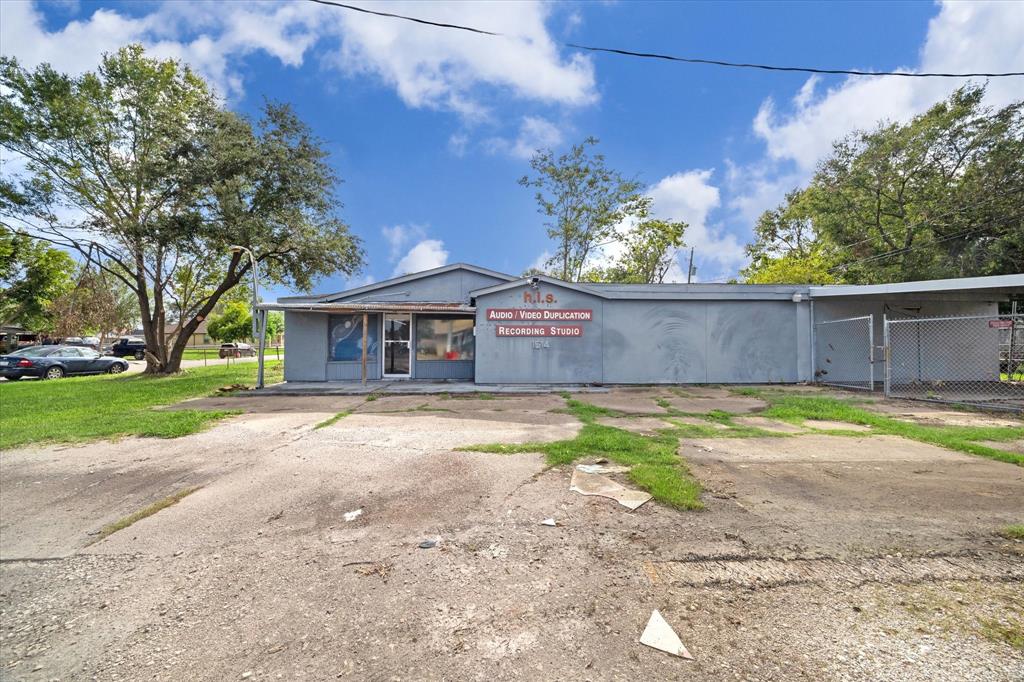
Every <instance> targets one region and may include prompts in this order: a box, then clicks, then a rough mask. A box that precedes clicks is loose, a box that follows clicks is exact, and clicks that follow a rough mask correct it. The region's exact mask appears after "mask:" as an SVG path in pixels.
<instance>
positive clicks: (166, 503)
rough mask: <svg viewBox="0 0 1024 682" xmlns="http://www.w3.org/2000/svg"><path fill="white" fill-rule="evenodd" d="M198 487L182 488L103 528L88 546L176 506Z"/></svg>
mask: <svg viewBox="0 0 1024 682" xmlns="http://www.w3.org/2000/svg"><path fill="white" fill-rule="evenodd" d="M200 487H201V486H192V487H191V488H182V489H181V490H179V491H177V492H175V493H172V494H170V495H168V496H167V497H165V498H163V499H160V500H157V501H156V502H154V503H153V504H150V505H147V506H145V507H143V508H142V509H140V510H138V511H136V512H132V513H131V514H129V515H128V516H126V517H124V518H122V519H118V520H117V521H114V522H113V523H110V524H107V525H106V526H103V528H101V529H100V532H99V535H97V536H96V537H95V538H93V540H92V541H91V542H90V543H89V544H90V545H94V544H96V543H97V542H100V541H101V540H105V539H106V538H108V537H110V536H111V535H113V534H114V533H116V532H117V531H119V530H124V529H125V528H127V527H128V526H131V525H133V524H135V523H137V522H139V521H141V520H142V519H144V518H147V517H149V516H152V515H153V514H156V513H157V512H158V511H160V510H162V509H167V508H168V507H172V506H174V505H176V504H178V503H179V502H181V501H182V500H183V499H185V498H186V497H188V496H189V495H191V494H192V493H194V492H195V491H197V490H199V488H200Z"/></svg>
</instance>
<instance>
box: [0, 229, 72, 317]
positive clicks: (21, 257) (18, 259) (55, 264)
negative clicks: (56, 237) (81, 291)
mask: <svg viewBox="0 0 1024 682" xmlns="http://www.w3.org/2000/svg"><path fill="white" fill-rule="evenodd" d="M74 269H75V261H74V260H73V259H72V258H71V256H69V255H68V254H67V253H65V252H64V251H61V250H60V249H55V248H53V247H52V246H48V245H47V244H44V243H42V242H39V241H36V240H34V239H32V238H31V237H29V236H27V235H24V234H18V233H15V232H14V231H12V230H10V229H8V228H6V227H2V228H0V322H2V323H4V324H12V325H20V326H22V327H25V328H26V329H29V330H33V331H38V330H45V329H48V328H49V327H50V326H51V321H52V318H51V315H50V306H51V304H52V303H53V301H54V300H56V299H58V298H60V297H61V296H62V295H63V294H65V292H67V291H70V290H71V288H72V287H73V281H72V274H73V273H74Z"/></svg>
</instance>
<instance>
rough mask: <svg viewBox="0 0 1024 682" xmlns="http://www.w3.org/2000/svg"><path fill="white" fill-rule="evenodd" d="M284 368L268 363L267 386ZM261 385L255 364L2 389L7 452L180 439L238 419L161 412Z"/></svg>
mask: <svg viewBox="0 0 1024 682" xmlns="http://www.w3.org/2000/svg"><path fill="white" fill-rule="evenodd" d="M281 374H282V370H281V363H280V362H268V363H267V375H266V382H267V383H273V382H275V381H280V378H281ZM255 382H256V363H254V362H244V363H236V364H232V365H230V366H225V365H217V366H215V367H196V368H192V369H189V370H187V371H186V372H183V373H181V374H176V375H171V376H152V375H146V374H134V375H124V374H119V375H109V374H104V375H100V376H91V377H74V378H69V379H61V380H60V381H19V382H17V383H12V382H2V383H0V450H3V449H6V448H13V447H18V446H22V445H29V444H33V443H46V442H60V443H68V442H79V441H88V440H97V439H101V438H115V437H120V436H152V437H155V438H177V437H179V436H187V435H189V434H192V433H196V432H197V431H200V430H202V429H203V428H205V427H206V426H207V425H208V424H210V423H212V422H214V421H216V420H218V419H221V418H223V417H225V416H227V415H229V414H233V412H229V411H210V412H206V411H202V410H155V409H153V408H154V407H158V406H164V405H172V404H174V403H177V402H180V401H182V400H186V399H188V398H198V397H200V396H204V395H210V394H211V393H213V391H215V390H216V389H217V388H220V387H223V386H233V385H236V384H246V385H252V384H254V383H255Z"/></svg>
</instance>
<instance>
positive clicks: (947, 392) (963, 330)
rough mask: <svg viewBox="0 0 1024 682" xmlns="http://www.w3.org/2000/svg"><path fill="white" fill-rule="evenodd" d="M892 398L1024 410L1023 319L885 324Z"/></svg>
mask: <svg viewBox="0 0 1024 682" xmlns="http://www.w3.org/2000/svg"><path fill="white" fill-rule="evenodd" d="M885 347H886V350H887V362H886V372H885V395H886V397H887V398H911V399H915V400H931V401H936V402H948V403H962V404H965V405H974V406H977V407H987V408H996V409H1011V410H1015V411H1022V410H1024V316H1022V315H988V316H984V315H982V316H971V317H932V318H923V319H900V320H890V319H886V320H885Z"/></svg>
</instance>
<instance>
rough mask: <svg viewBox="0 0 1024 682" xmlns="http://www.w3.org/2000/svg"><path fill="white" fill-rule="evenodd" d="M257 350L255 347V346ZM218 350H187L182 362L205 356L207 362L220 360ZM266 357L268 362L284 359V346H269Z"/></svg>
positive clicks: (265, 353)
mask: <svg viewBox="0 0 1024 682" xmlns="http://www.w3.org/2000/svg"><path fill="white" fill-rule="evenodd" d="M253 348H255V346H253ZM219 350H220V349H218V348H205V349H204V348H186V349H185V352H184V353H182V356H181V359H182V360H202V359H203V355H204V354H205V356H206V359H207V360H219V359H220V356H219V355H218V351H219ZM264 357H265V358H267V359H268V360H276V359H279V358H281V357H284V346H267V348H266V350H265V351H264Z"/></svg>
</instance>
